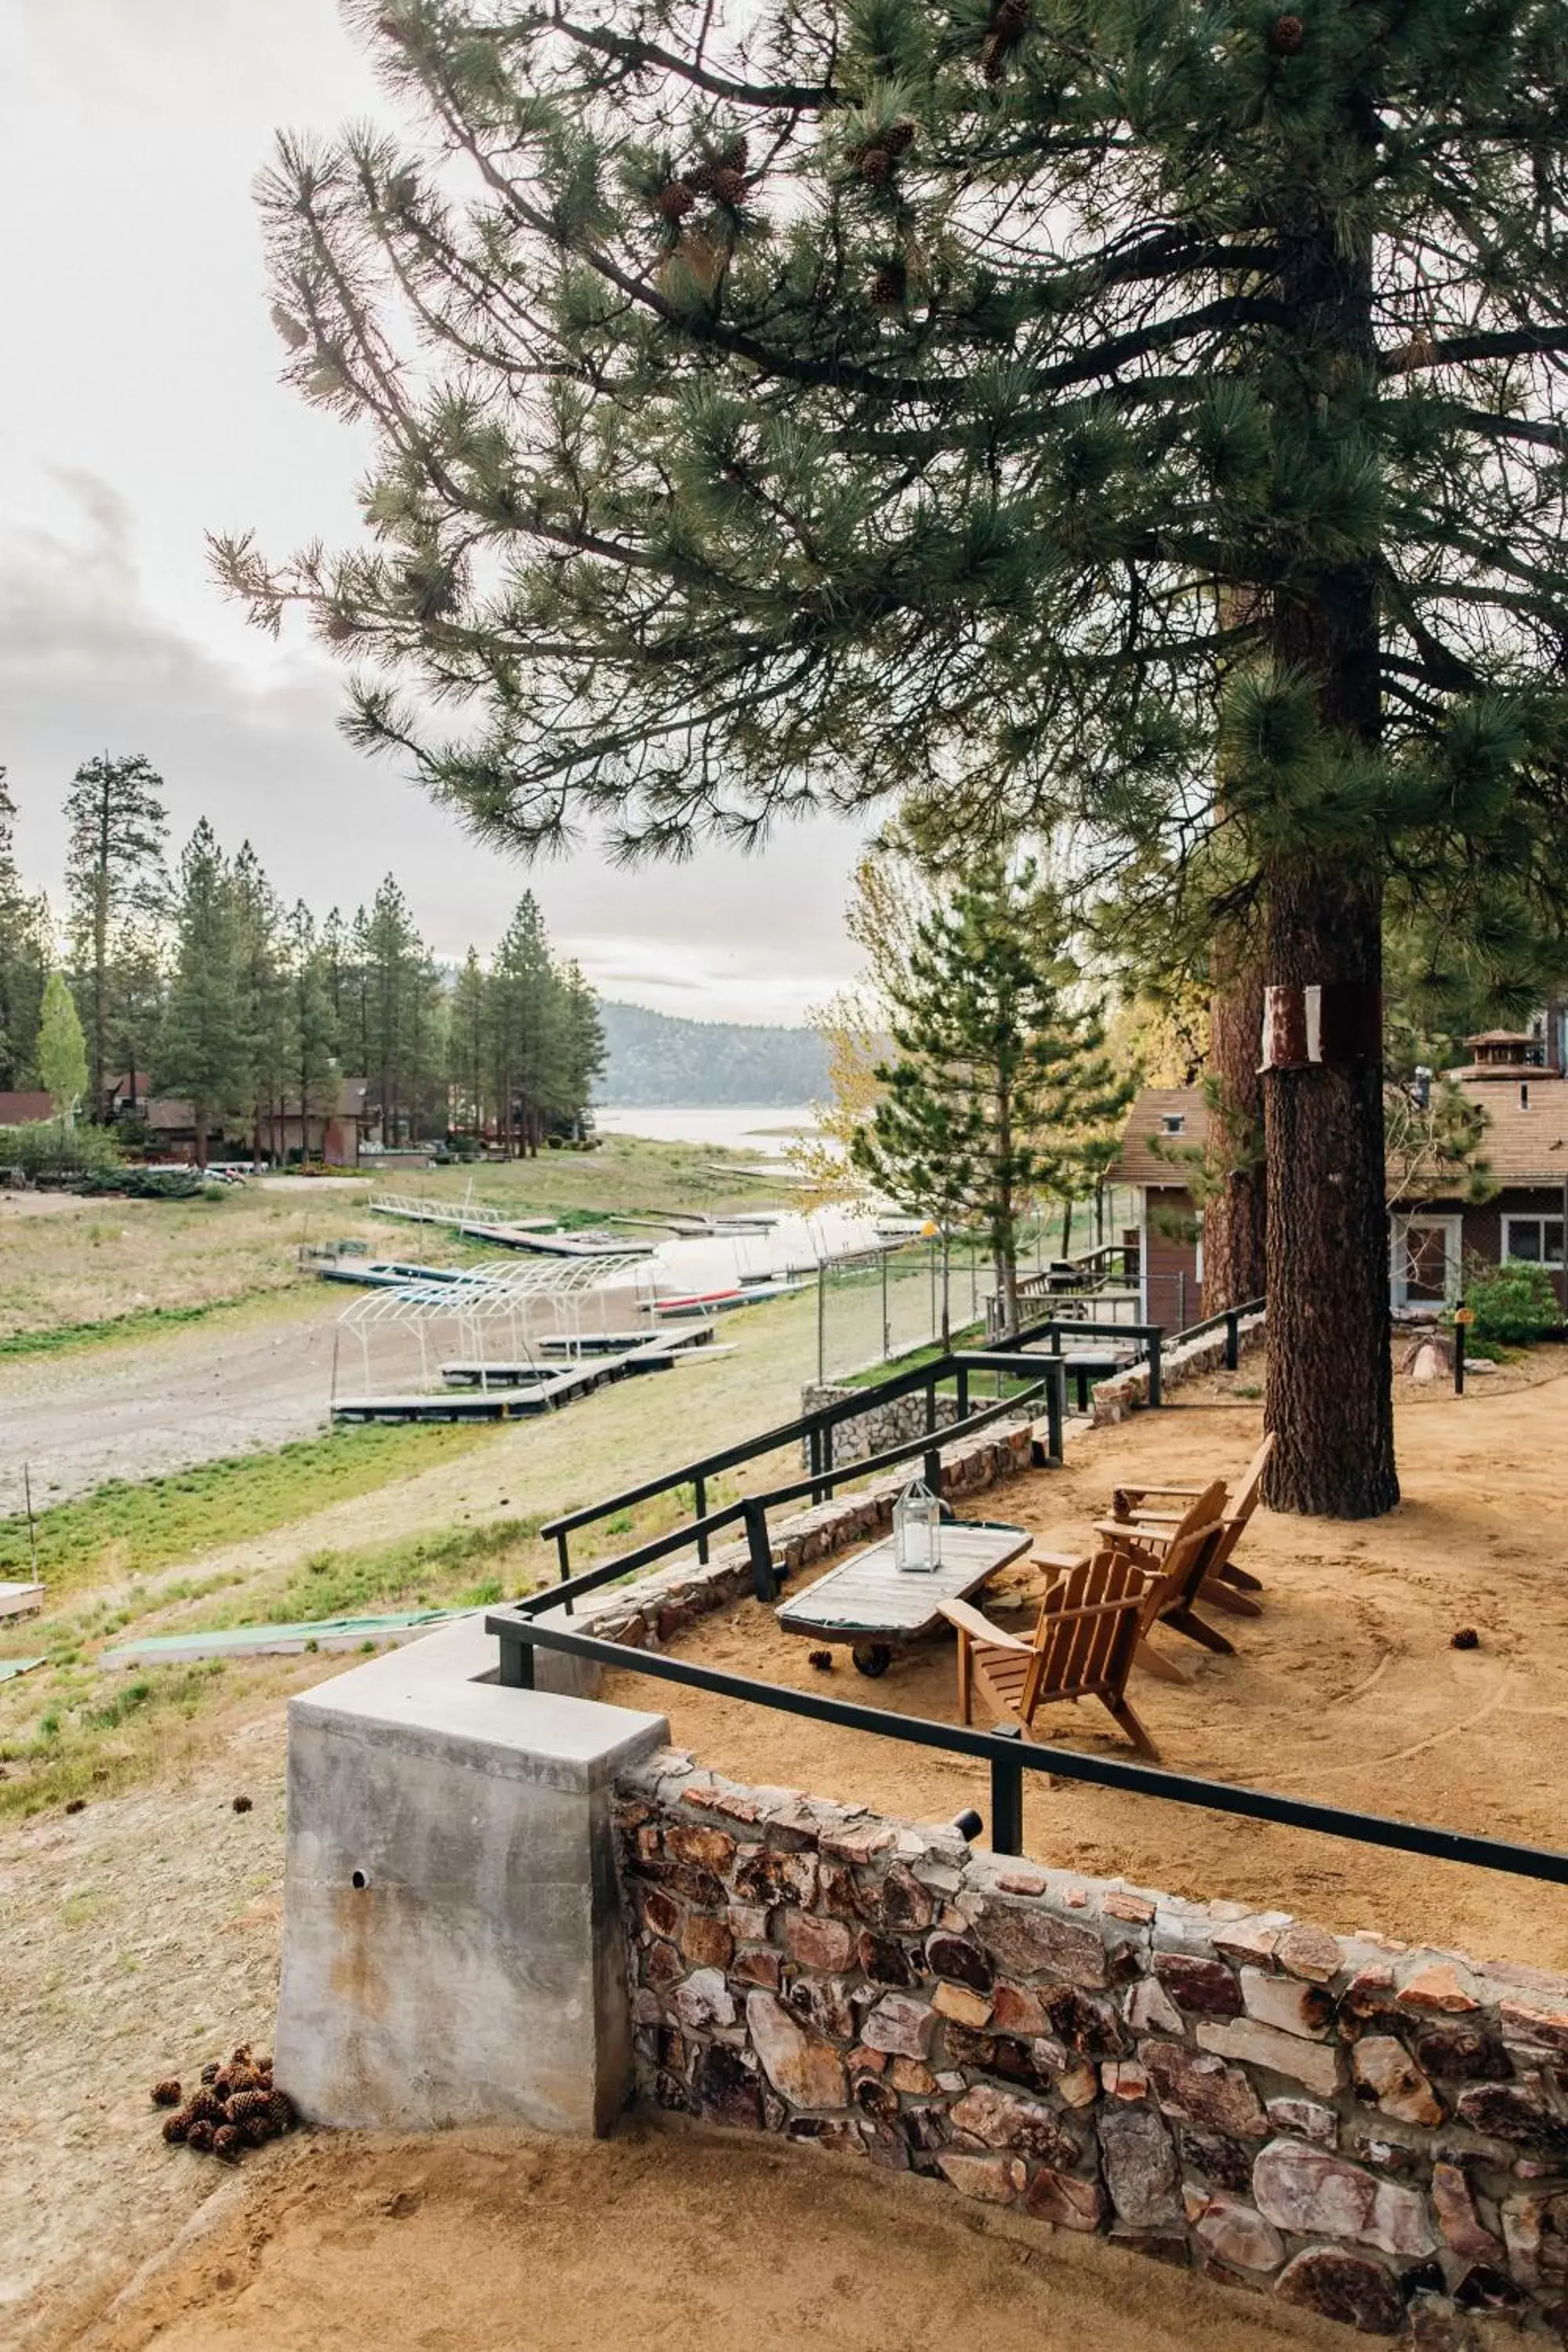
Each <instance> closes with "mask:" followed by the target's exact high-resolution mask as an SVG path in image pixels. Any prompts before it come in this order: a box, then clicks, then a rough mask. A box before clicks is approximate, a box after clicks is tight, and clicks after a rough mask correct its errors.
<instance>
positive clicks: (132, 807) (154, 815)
mask: <svg viewBox="0 0 1568 2352" xmlns="http://www.w3.org/2000/svg"><path fill="white" fill-rule="evenodd" d="M162 794H163V777H162V776H161V775H159V773H158V772H157V770H156V769H155V768H154V767H153V765H152V764H151V762H150V761H147V760H146V759H144V758H143V757H142V754H141V753H140V752H133V753H131V754H130V755H128V756H126V757H124V758H121V759H118V760H116V759H110V756H109V754H108V752H104V753H103V754H102V755H101V757H100V758H98V759H95V760H89V761H85V762H84V763H83V765H82V766H81V767H79V769H78V770H77V772H76V774H75V776H74V777H73V779H72V781H71V784H70V789H69V790H68V793H67V794H66V800H65V811H66V823H67V826H68V833H67V844H66V888H67V891H68V898H69V910H70V911H69V920H70V929H71V939H72V947H73V955H74V959H75V965H76V971H77V985H78V988H79V990H80V992H81V993H82V997H83V1000H84V1002H85V1003H86V1006H87V1024H86V1026H87V1034H88V1066H89V1099H90V1103H91V1115H92V1117H93V1118H103V1117H104V1116H105V1114H106V1111H107V1108H108V1095H109V1084H110V1079H112V1078H113V1077H114V1076H117V1075H118V1073H116V1072H114V1071H112V1070H110V1067H109V1057H110V1034H111V1032H112V1030H113V1027H114V1024H115V1018H116V1005H115V994H114V977H115V973H114V966H115V961H116V948H117V944H118V942H117V938H116V934H117V932H118V930H119V929H120V927H121V925H122V924H124V923H126V922H132V923H133V922H136V921H142V922H145V921H147V920H156V919H159V918H160V917H161V916H162V915H163V910H164V902H165V898H166V896H167V882H166V878H165V877H164V873H163V847H164V842H165V839H166V837H167V825H166V822H165V811H164V807H163V798H162Z"/></svg>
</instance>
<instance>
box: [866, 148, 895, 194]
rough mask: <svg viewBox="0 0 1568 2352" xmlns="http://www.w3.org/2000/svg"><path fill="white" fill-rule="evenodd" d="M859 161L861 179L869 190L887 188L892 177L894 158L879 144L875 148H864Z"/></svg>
mask: <svg viewBox="0 0 1568 2352" xmlns="http://www.w3.org/2000/svg"><path fill="white" fill-rule="evenodd" d="M858 163H859V167H860V177H861V178H862V179H863V180H864V181H865V183H866V185H867V186H868V188H880V187H885V186H886V184H887V183H888V181H889V179H890V178H891V177H892V171H893V158H892V156H891V154H890V153H889V151H888V149H887V148H886V147H884V146H882V145H880V144H878V145H876V146H874V147H862V148H861V150H860V152H859V156H858Z"/></svg>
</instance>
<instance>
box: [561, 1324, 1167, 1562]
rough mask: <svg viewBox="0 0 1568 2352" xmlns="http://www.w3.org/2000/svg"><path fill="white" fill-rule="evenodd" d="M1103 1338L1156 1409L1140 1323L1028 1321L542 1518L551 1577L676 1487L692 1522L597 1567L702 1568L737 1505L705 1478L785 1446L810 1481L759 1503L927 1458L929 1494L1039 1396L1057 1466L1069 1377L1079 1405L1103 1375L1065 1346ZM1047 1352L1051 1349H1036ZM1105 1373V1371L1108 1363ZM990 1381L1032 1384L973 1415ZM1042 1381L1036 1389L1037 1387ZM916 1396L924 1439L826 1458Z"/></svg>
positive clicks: (1149, 1331) (825, 1491) (826, 1491)
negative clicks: (990, 1340)
mask: <svg viewBox="0 0 1568 2352" xmlns="http://www.w3.org/2000/svg"><path fill="white" fill-rule="evenodd" d="M1087 1339H1111V1340H1114V1341H1117V1342H1120V1343H1121V1344H1122V1345H1123V1346H1129V1347H1131V1351H1132V1360H1134V1361H1138V1360H1147V1362H1148V1365H1149V1402H1150V1403H1151V1404H1152V1405H1158V1404H1159V1403H1160V1402H1161V1398H1162V1389H1161V1346H1162V1340H1161V1334H1160V1331H1159V1329H1158V1328H1157V1327H1156V1326H1154V1325H1152V1324H1143V1323H1096V1322H1089V1321H1079V1320H1078V1319H1076V1318H1073V1319H1070V1320H1063V1319H1062V1318H1052V1319H1051V1320H1049V1321H1047V1322H1043V1323H1031V1324H1028V1325H1026V1327H1025V1328H1023V1329H1021V1330H1019V1331H1016V1332H1012V1333H1010V1334H1009V1335H1008V1336H1007V1338H1006V1339H1005V1340H1004V1341H1003V1342H1002V1343H1000V1344H999V1345H997V1346H995V1347H985V1348H960V1349H948V1351H947V1352H946V1353H945V1354H943V1355H939V1356H935V1357H932V1358H931V1360H930V1361H929V1362H927V1363H924V1364H917V1365H914V1366H912V1367H911V1368H910V1370H908V1371H905V1372H895V1373H893V1374H892V1375H890V1376H889V1378H888V1379H887V1380H883V1381H873V1382H870V1383H868V1385H867V1386H866V1387H864V1388H858V1389H857V1390H856V1391H855V1392H854V1394H853V1395H852V1396H847V1397H841V1398H838V1399H837V1401H836V1402H833V1403H831V1404H826V1405H818V1406H816V1408H815V1409H814V1410H813V1411H812V1412H804V1413H799V1414H797V1415H796V1416H795V1419H794V1420H793V1421H786V1422H781V1423H777V1424H776V1425H775V1426H774V1427H773V1428H772V1429H765V1430H763V1431H761V1432H760V1433H759V1434H758V1435H756V1436H755V1437H746V1438H741V1439H738V1440H737V1441H736V1442H735V1443H734V1444H730V1445H725V1446H721V1447H719V1448H718V1449H717V1451H716V1452H714V1453H712V1454H703V1455H701V1456H700V1458H699V1459H698V1460H696V1461H692V1462H684V1463H682V1464H680V1465H679V1467H678V1468H676V1469H672V1470H666V1471H662V1472H660V1474H659V1475H658V1476H657V1477H655V1478H645V1479H644V1480H642V1482H641V1483H640V1484H639V1485H637V1486H626V1487H623V1488H622V1489H621V1491H620V1492H619V1493H618V1494H615V1495H607V1496H604V1497H603V1498H602V1499H601V1500H600V1501H598V1502H596V1503H588V1504H585V1505H584V1507H582V1508H581V1509H579V1510H575V1511H566V1512H563V1513H562V1514H561V1515H560V1516H559V1517H556V1518H553V1519H547V1520H546V1521H545V1522H544V1525H543V1527H542V1528H541V1529H540V1533H541V1534H542V1536H543V1537H544V1538H545V1539H546V1540H547V1541H550V1542H552V1543H553V1544H554V1545H555V1549H556V1563H557V1572H558V1575H559V1577H560V1579H561V1583H562V1585H563V1586H564V1585H565V1584H566V1583H567V1582H568V1581H569V1580H572V1554H571V1541H572V1538H573V1536H574V1535H575V1534H577V1533H578V1532H579V1531H580V1530H581V1529H582V1528H588V1527H593V1526H595V1525H596V1524H598V1523H600V1522H601V1521H603V1520H605V1519H609V1518H616V1517H619V1516H620V1515H621V1514H622V1513H623V1512H626V1511H631V1510H636V1509H637V1507H639V1506H641V1505H642V1504H645V1503H651V1502H657V1501H658V1500H659V1499H660V1497H662V1496H666V1495H668V1494H673V1493H674V1492H676V1491H677V1490H678V1489H679V1488H680V1487H684V1486H689V1487H690V1489H691V1497H692V1516H691V1517H690V1518H689V1519H688V1520H686V1521H684V1522H683V1523H682V1524H681V1526H679V1528H675V1529H673V1530H672V1531H671V1532H670V1533H669V1534H668V1535H664V1536H658V1537H656V1538H653V1539H652V1540H651V1541H650V1542H648V1543H645V1544H640V1545H638V1546H637V1548H636V1549H634V1550H632V1551H628V1552H623V1553H621V1554H619V1555H618V1556H617V1557H616V1559H613V1560H609V1561H606V1562H605V1563H604V1580H608V1579H610V1578H614V1577H619V1576H626V1575H630V1574H631V1573H632V1572H633V1570H637V1569H639V1568H647V1567H648V1566H650V1565H651V1564H652V1563H653V1562H654V1561H655V1560H658V1559H665V1558H667V1557H668V1555H669V1554H670V1553H671V1552H675V1551H679V1550H682V1549H684V1548H685V1547H686V1546H687V1545H688V1544H694V1545H695V1546H696V1549H697V1557H698V1559H699V1561H702V1562H705V1561H706V1560H707V1559H708V1558H709V1556H710V1545H711V1539H712V1538H713V1537H714V1536H715V1535H716V1534H718V1533H720V1532H721V1530H722V1529H723V1528H728V1527H733V1526H734V1525H735V1524H736V1522H737V1521H738V1520H740V1519H741V1518H742V1517H743V1516H744V1513H745V1509H746V1505H745V1503H744V1502H735V1503H730V1504H726V1505H724V1506H722V1507H721V1508H720V1509H718V1510H716V1511H710V1509H709V1508H708V1486H709V1482H710V1480H711V1479H714V1478H717V1477H719V1476H721V1475H722V1474H723V1473H724V1472H726V1471H730V1470H738V1469H741V1468H743V1467H744V1465H746V1464H747V1463H749V1462H755V1461H758V1460H760V1459H762V1458H763V1456H764V1455H766V1454H776V1453H778V1452H779V1451H780V1450H781V1449H782V1448H783V1447H784V1446H788V1445H804V1446H805V1451H806V1461H807V1465H808V1475H807V1476H806V1478H805V1479H804V1480H799V1481H794V1482H791V1483H790V1484H789V1485H787V1486H780V1487H778V1488H776V1489H773V1490H772V1491H771V1492H770V1493H769V1494H768V1495H766V1496H761V1497H752V1498H751V1499H752V1500H753V1501H756V1500H761V1501H762V1502H763V1504H764V1505H766V1504H767V1503H769V1502H778V1501H784V1500H785V1499H795V1498H797V1497H798V1496H804V1495H805V1494H807V1493H809V1494H810V1496H811V1499H812V1501H813V1502H818V1503H820V1502H826V1500H827V1499H828V1497H829V1496H831V1495H832V1494H833V1493H834V1492H835V1490H836V1489H837V1487H838V1486H843V1485H845V1484H846V1483H847V1481H849V1480H850V1479H854V1478H864V1477H868V1476H870V1475H873V1474H874V1473H875V1472H877V1471H878V1470H882V1469H889V1468H891V1467H893V1466H894V1465H896V1464H898V1463H900V1462H905V1461H910V1460H912V1459H913V1458H914V1457H915V1456H916V1455H917V1454H921V1455H923V1456H924V1457H925V1477H926V1483H927V1485H928V1486H931V1488H932V1489H933V1491H934V1490H935V1488H936V1486H937V1483H938V1479H939V1477H940V1470H941V1465H940V1460H939V1455H940V1450H941V1447H942V1445H943V1444H949V1443H951V1442H952V1440H953V1439H954V1438H960V1437H964V1436H967V1435H969V1434H970V1433H973V1431H976V1430H979V1429H982V1428H984V1427H985V1426H986V1424H987V1423H990V1422H993V1421H995V1420H996V1419H998V1418H999V1416H1000V1415H1001V1414H1003V1413H1005V1412H1015V1411H1016V1410H1017V1408H1018V1407H1019V1406H1020V1405H1022V1404H1024V1403H1026V1402H1029V1401H1030V1399H1031V1398H1032V1397H1033V1396H1034V1395H1037V1394H1040V1393H1042V1392H1043V1393H1044V1396H1045V1402H1046V1412H1047V1459H1048V1461H1049V1462H1051V1463H1052V1464H1054V1465H1059V1463H1060V1461H1061V1458H1062V1423H1063V1421H1064V1419H1065V1416H1066V1396H1067V1384H1068V1379H1069V1378H1070V1379H1072V1380H1074V1381H1076V1384H1077V1387H1078V1391H1079V1402H1080V1404H1083V1403H1085V1402H1087V1398H1088V1390H1089V1383H1090V1381H1092V1380H1093V1379H1095V1378H1098V1377H1100V1371H1099V1370H1098V1369H1096V1368H1092V1367H1091V1366H1089V1364H1087V1363H1085V1362H1082V1361H1079V1363H1076V1364H1070V1363H1068V1362H1067V1361H1065V1360H1064V1342H1065V1344H1066V1347H1067V1348H1070V1349H1074V1350H1075V1351H1078V1352H1079V1354H1080V1356H1081V1353H1082V1349H1081V1343H1082V1342H1083V1341H1085V1340H1087ZM1042 1348H1045V1349H1047V1350H1048V1352H1044V1353H1042V1352H1039V1350H1040V1349H1042ZM1106 1369H1110V1360H1109V1359H1108V1360H1107V1366H1106ZM976 1373H981V1374H986V1373H991V1374H995V1375H998V1376H1001V1377H1011V1378H1014V1379H1020V1378H1021V1379H1024V1380H1026V1381H1028V1380H1032V1381H1035V1382H1036V1383H1037V1386H1036V1388H1035V1389H1034V1390H1032V1391H1029V1394H1028V1396H1025V1395H1020V1394H1015V1395H1013V1396H1012V1397H1010V1398H1006V1399H1005V1400H1004V1401H1003V1402H1001V1403H1000V1404H998V1405H992V1406H987V1407H986V1408H984V1410H981V1411H971V1407H970V1384H971V1381H972V1378H973V1375H974V1374H976ZM1041 1383H1043V1384H1044V1387H1043V1391H1042V1389H1041V1387H1040V1385H1039V1384H1041ZM949 1386H951V1388H952V1395H953V1402H954V1406H955V1413H954V1417H953V1418H952V1420H951V1421H950V1422H947V1423H943V1422H942V1418H941V1413H940V1411H939V1407H938V1402H937V1398H938V1393H939V1391H942V1389H944V1388H947V1387H949ZM918 1394H923V1395H924V1398H925V1414H924V1421H925V1430H924V1433H923V1434H922V1435H921V1436H919V1437H916V1438H914V1439H911V1440H909V1441H907V1442H905V1443H904V1444H900V1445H896V1446H892V1447H889V1449H888V1450H887V1451H886V1452H884V1453H881V1454H875V1455H872V1456H871V1457H869V1458H866V1457H861V1458H859V1459H857V1460H855V1461H852V1462H846V1463H842V1464H836V1463H835V1461H834V1458H833V1451H834V1433H835V1431H836V1430H837V1429H838V1428H839V1427H840V1426H841V1425H842V1424H843V1423H845V1422H849V1421H858V1420H859V1419H860V1418H861V1416H862V1415H864V1414H866V1413H868V1412H877V1411H878V1410H879V1408H880V1407H882V1406H884V1405H888V1404H893V1403H897V1402H899V1401H900V1399H901V1398H903V1397H906V1396H914V1395H918Z"/></svg>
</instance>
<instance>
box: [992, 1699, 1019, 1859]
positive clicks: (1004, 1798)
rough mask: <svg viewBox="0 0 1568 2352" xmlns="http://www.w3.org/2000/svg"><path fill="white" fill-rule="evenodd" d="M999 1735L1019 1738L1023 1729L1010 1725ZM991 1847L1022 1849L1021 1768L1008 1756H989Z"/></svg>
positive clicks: (1011, 1850) (1009, 1850)
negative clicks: (990, 1757)
mask: <svg viewBox="0 0 1568 2352" xmlns="http://www.w3.org/2000/svg"><path fill="white" fill-rule="evenodd" d="M998 1736H999V1737H1000V1738H1010V1739H1022V1738H1023V1736H1024V1735H1023V1731H1022V1730H1021V1729H1020V1728H1016V1727H1012V1726H1009V1727H1008V1728H1007V1729H1006V1730H1005V1731H1003V1732H1000V1733H999V1734H998ZM991 1851H992V1853H1023V1851H1024V1768H1023V1766H1022V1765H1021V1764H1020V1763H1018V1762H1017V1760H1016V1759H1015V1758H1014V1757H1011V1756H998V1755H993V1756H992V1759H991Z"/></svg>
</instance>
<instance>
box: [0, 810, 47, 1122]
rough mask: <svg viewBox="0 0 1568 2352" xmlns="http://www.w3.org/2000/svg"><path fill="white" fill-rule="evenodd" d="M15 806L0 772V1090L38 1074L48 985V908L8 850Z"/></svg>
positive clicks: (14, 821)
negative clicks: (25, 880) (40, 1030)
mask: <svg viewBox="0 0 1568 2352" xmlns="http://www.w3.org/2000/svg"><path fill="white" fill-rule="evenodd" d="M15 824H16V803H15V802H14V801H13V799H12V798H11V795H10V793H9V792H8V790H7V789H6V783H5V769H4V768H0V1087H4V1088H5V1089H6V1090H7V1091H9V1090H10V1089H12V1088H17V1087H25V1086H26V1084H27V1082H28V1079H29V1077H30V1076H31V1074H32V1072H33V1071H34V1070H35V1069H36V1068H37V1041H38V1022H39V1018H40V1015H41V1013H42V1011H43V1003H44V988H45V984H46V982H47V979H48V973H49V957H50V940H49V919H48V908H47V906H46V904H45V902H44V900H43V899H42V898H37V897H35V896H34V895H33V894H32V893H31V892H30V891H29V890H28V889H27V888H26V886H25V885H24V883H23V880H22V877H21V872H20V870H19V868H18V866H17V864H16V850H15V847H14V845H13V830H14V827H15Z"/></svg>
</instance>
